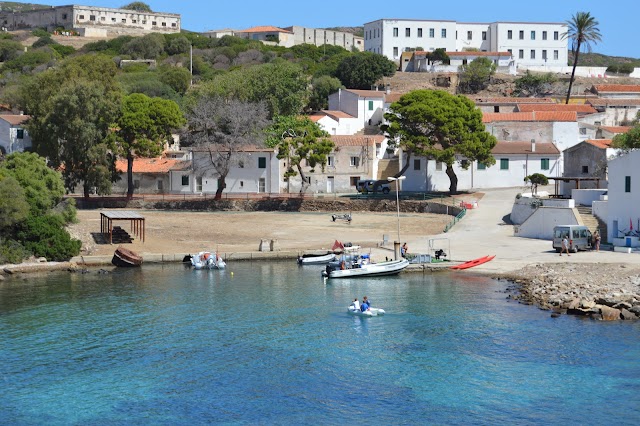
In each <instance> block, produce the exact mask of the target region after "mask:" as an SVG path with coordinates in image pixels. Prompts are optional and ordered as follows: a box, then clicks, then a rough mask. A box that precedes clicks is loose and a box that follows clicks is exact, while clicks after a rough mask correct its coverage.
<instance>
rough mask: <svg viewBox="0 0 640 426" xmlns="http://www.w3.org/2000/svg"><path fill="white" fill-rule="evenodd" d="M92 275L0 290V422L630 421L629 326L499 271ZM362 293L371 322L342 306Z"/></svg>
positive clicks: (177, 267) (245, 266) (638, 414)
mask: <svg viewBox="0 0 640 426" xmlns="http://www.w3.org/2000/svg"><path fill="white" fill-rule="evenodd" d="M107 269H108V270H109V271H108V273H103V271H99V270H89V271H88V272H87V273H54V274H48V275H42V276H41V275H38V276H23V277H20V278H16V279H7V280H5V281H3V282H0V339H1V340H0V424H2V425H149V424H154V425H155V424H158V425H183V424H184V425H200V424H228V425H236V424H237V425H241V424H252V425H253V424H257V425H262V424H264V425H274V424H275V425H291V424H307V423H313V424H321V425H334V424H335V425H338V424H340V425H342V424H345V423H350V424H371V423H375V424H380V425H396V424H408V425H414V424H438V425H449V424H451V425H454V424H480V425H485V424H486V425H502V424H509V425H513V424H517V425H529V424H530V425H538V424H546V425H552V424H593V425H598V424H614V423H615V424H621V425H624V424H629V425H637V424H640V323H639V322H599V321H594V320H586V319H583V318H579V317H575V316H566V315H563V316H560V317H559V318H552V317H551V316H550V312H548V311H544V310H540V309H538V308H536V307H534V306H528V305H523V304H519V303H518V302H515V301H513V300H510V299H509V298H508V297H507V296H508V294H507V293H506V290H507V288H508V286H509V283H508V282H506V281H499V280H495V279H491V278H489V277H485V276H478V275H474V274H473V273H472V272H471V271H459V272H454V271H451V272H439V273H424V274H423V273H403V274H401V275H399V276H392V277H380V278H364V279H363V278H360V279H348V280H329V281H325V280H323V278H322V277H321V270H322V266H298V265H296V264H295V261H293V260H291V261H278V262H264V261H262V262H233V261H230V262H229V263H228V265H227V269H225V270H211V271H209V270H204V271H203V270H198V271H196V270H192V269H191V268H189V267H187V266H185V265H182V264H170V265H144V266H143V267H142V268H138V269H111V268H107ZM365 295H366V296H368V297H369V299H371V301H372V306H373V307H378V308H383V309H385V311H386V314H385V315H384V316H379V317H372V318H362V317H357V316H351V315H349V314H348V313H347V306H348V305H349V303H350V302H351V301H352V300H353V299H354V298H355V297H358V298H359V299H360V300H362V297H363V296H365Z"/></svg>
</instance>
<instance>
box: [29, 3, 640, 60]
mask: <svg viewBox="0 0 640 426" xmlns="http://www.w3.org/2000/svg"><path fill="white" fill-rule="evenodd" d="M131 1H133V0H131ZM131 1H128V0H86V1H82V0H81V1H79V2H70V1H69V0H66V1H64V0H63V1H51V0H49V1H42V0H40V1H37V0H32V1H31V2H32V3H40V4H49V5H53V6H61V5H68V4H73V3H75V4H81V5H85V6H99V7H111V8H119V7H121V6H123V5H126V4H128V3H131ZM610 1H611V0H609V1H606V0H603V1H593V0H534V1H527V0H524V1H521V0H511V1H503V0H496V1H492V0H486V1H479V0H453V1H428V0H426V1H425V0H421V1H420V0H414V1H402V0H400V1H395V2H394V1H389V0H369V1H356V2H354V1H351V2H349V1H344V0H340V1H338V0H323V1H318V2H314V1H305V0H296V1H282V0H241V1H230V2H227V1H215V0H183V1H175V0H158V1H155V0H151V1H145V3H146V4H148V5H149V6H150V7H151V9H152V10H153V11H154V12H167V13H178V14H180V15H181V17H182V28H183V29H185V30H189V31H196V32H203V31H207V30H218V29H223V28H232V29H236V30H241V29H246V28H250V27H254V26H258V25H273V26H276V27H287V26H291V25H300V26H303V27H310V28H327V27H338V26H345V27H353V26H362V25H363V24H365V23H367V22H371V21H375V20H378V19H382V18H388V19H432V20H453V21H458V22H497V21H510V22H513V21H516V22H560V23H563V22H565V21H567V20H570V19H571V17H572V16H573V15H575V13H576V12H590V13H591V15H592V16H594V17H595V19H596V20H597V21H598V22H599V26H598V27H599V28H600V34H601V35H602V41H601V42H599V43H598V44H596V45H593V47H592V50H593V52H596V53H602V54H605V55H610V56H626V57H632V58H638V59H640V35H639V34H638V32H637V31H634V30H633V28H634V27H635V26H636V25H638V15H639V12H640V0H617V1H615V2H610Z"/></svg>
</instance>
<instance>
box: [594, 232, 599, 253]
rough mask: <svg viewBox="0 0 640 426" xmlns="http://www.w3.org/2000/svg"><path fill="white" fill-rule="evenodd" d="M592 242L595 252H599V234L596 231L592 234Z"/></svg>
mask: <svg viewBox="0 0 640 426" xmlns="http://www.w3.org/2000/svg"><path fill="white" fill-rule="evenodd" d="M593 241H594V243H595V244H594V246H595V249H596V251H600V232H598V230H596V232H594V233H593Z"/></svg>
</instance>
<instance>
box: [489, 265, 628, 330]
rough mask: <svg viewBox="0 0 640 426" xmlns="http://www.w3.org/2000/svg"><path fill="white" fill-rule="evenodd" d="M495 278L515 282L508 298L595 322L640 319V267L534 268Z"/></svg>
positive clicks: (545, 266)
mask: <svg viewBox="0 0 640 426" xmlns="http://www.w3.org/2000/svg"><path fill="white" fill-rule="evenodd" d="M495 278H499V279H507V280H509V281H511V282H512V285H511V286H510V287H509V288H508V293H509V295H508V298H510V299H513V300H517V301H519V302H521V303H526V304H533V305H536V306H538V307H540V308H541V309H546V310H550V311H552V314H551V315H552V316H554V317H555V316H558V315H561V314H568V315H580V316H586V317H590V318H592V319H595V320H603V321H616V320H637V319H640V266H637V265H629V264H623V263H618V264H613V263H607V264H604V263H596V264H585V263H562V264H560V263H548V264H540V263H538V264H533V265H529V266H526V267H525V268H523V269H521V270H519V271H517V272H514V273H509V274H505V275H501V276H497V277H495Z"/></svg>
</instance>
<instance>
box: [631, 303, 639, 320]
mask: <svg viewBox="0 0 640 426" xmlns="http://www.w3.org/2000/svg"><path fill="white" fill-rule="evenodd" d="M629 311H630V312H633V313H634V314H636V315H637V316H639V317H640V305H636V306H634V307H632V308H631V309H629Z"/></svg>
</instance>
